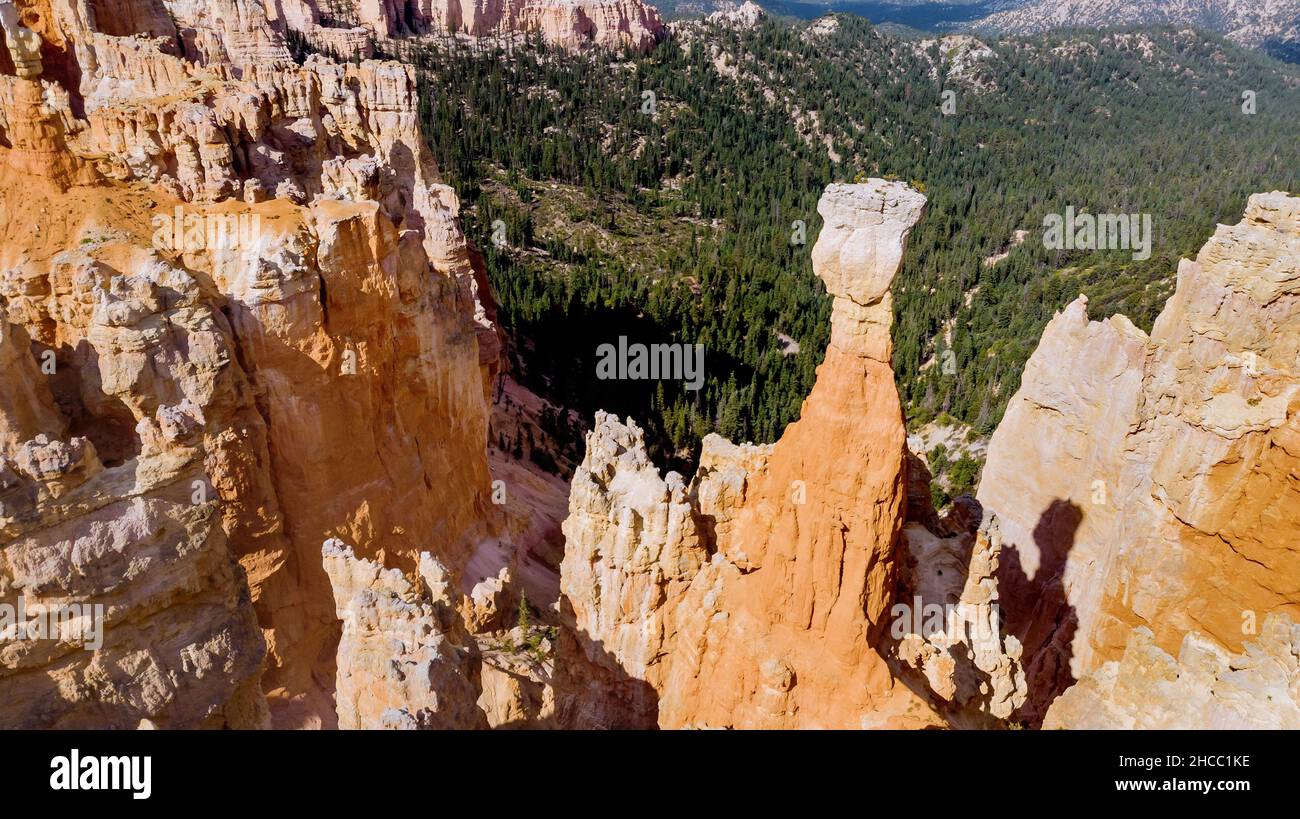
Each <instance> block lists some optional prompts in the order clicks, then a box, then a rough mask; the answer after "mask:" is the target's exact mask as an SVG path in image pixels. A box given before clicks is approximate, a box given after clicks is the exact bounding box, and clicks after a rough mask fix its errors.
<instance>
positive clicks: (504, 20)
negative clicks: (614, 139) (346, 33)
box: [291, 0, 664, 51]
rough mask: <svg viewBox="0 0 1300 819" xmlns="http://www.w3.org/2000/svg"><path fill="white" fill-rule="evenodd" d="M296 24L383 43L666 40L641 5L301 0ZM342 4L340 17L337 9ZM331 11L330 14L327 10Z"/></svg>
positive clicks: (624, 0) (565, 0)
mask: <svg viewBox="0 0 1300 819" xmlns="http://www.w3.org/2000/svg"><path fill="white" fill-rule="evenodd" d="M297 4H301V6H303V7H305V8H302V9H301V10H298V11H296V13H294V16H293V18H292V19H291V24H293V25H295V27H306V26H310V28H307V29H306V30H308V31H310V32H313V33H315V32H317V31H320V30H322V29H326V30H328V29H329V28H330V27H331V26H324V25H323V23H331V24H332V27H333V28H335V29H336V30H338V29H342V28H348V29H355V28H360V29H362V30H365V31H367V32H370V33H372V35H373V36H377V37H379V38H393V37H403V36H408V35H415V34H431V33H432V34H452V35H460V36H469V37H508V36H511V35H516V34H536V35H538V36H540V37H541V38H542V39H543V40H544V41H545V42H547V43H549V44H552V45H557V46H560V47H562V48H567V49H580V48H586V47H590V46H597V47H600V48H607V49H632V50H636V51H647V50H649V49H650V48H652V47H653V46H654V44H655V43H656V42H658V41H659V40H660V39H662V38H663V36H664V24H663V20H662V19H660V17H659V12H658V11H657V10H656V9H655V8H654V7H653V6H650V5H648V4H646V3H644V2H642V0H523V2H507V0H422V2H419V3H414V4H412V3H406V4H402V3H398V2H396V1H395V0H377V1H370V0H365V1H362V2H349V1H348V0H345V1H344V2H343V3H342V4H339V3H325V2H321V0H296V3H294V5H297ZM339 5H342V7H343V14H342V15H340V14H339V11H338V9H336V8H335V7H336V6H339ZM327 7H328V8H329V10H328V11H326V8H327Z"/></svg>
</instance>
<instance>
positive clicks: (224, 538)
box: [0, 0, 500, 727]
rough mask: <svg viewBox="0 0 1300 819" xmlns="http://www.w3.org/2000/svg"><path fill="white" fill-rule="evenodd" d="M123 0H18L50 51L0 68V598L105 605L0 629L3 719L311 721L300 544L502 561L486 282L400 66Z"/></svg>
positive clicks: (334, 633) (328, 616) (240, 9)
mask: <svg viewBox="0 0 1300 819" xmlns="http://www.w3.org/2000/svg"><path fill="white" fill-rule="evenodd" d="M118 5H121V6H122V8H120V9H118V8H116V7H115V6H114V5H113V4H103V3H95V4H87V3H84V2H74V3H71V4H55V5H53V6H49V5H45V4H42V3H40V2H39V0H38V2H34V3H32V4H23V5H22V6H21V11H22V21H23V22H24V23H29V24H30V25H31V26H35V27H36V28H33V29H29V28H24V30H26V31H29V33H30V32H31V31H35V30H36V29H39V30H40V32H41V34H40V36H41V37H42V38H43V39H44V41H45V44H46V47H44V48H42V50H41V52H40V53H41V55H42V56H43V57H44V73H43V74H41V75H40V76H36V77H33V76H2V77H0V129H3V134H4V147H0V196H2V197H3V199H4V201H6V202H17V201H21V202H23V203H24V206H23V207H22V208H17V207H12V208H5V209H4V211H3V214H2V215H0V218H2V219H3V220H4V229H5V231H6V234H5V235H6V236H9V237H21V240H15V241H10V242H8V243H6V245H5V247H4V249H3V251H0V308H2V310H3V321H0V338H2V339H3V344H2V345H0V350H2V351H3V352H2V353H0V355H3V356H4V358H5V360H6V362H7V363H8V364H10V365H12V366H7V367H6V369H5V372H4V374H3V375H0V378H3V379H4V380H5V381H6V383H5V389H4V390H3V392H4V397H3V398H0V433H2V434H3V440H0V460H2V463H0V495H3V497H2V498H0V503H3V511H2V512H0V532H2V533H3V550H2V551H0V555H2V558H0V599H2V600H3V601H5V602H13V601H15V600H16V599H19V598H21V599H22V600H23V601H25V603H27V604H29V605H31V606H39V605H46V604H51V603H52V602H54V601H66V600H72V601H76V602H78V603H85V604H92V603H102V604H103V605H104V609H103V611H104V635H103V636H104V640H103V644H102V646H100V647H98V648H95V649H93V650H92V649H88V648H86V647H85V646H83V645H73V644H71V643H70V642H69V641H63V642H61V643H57V644H56V645H54V646H53V647H51V644H50V643H49V642H48V641H46V642H40V643H39V644H37V645H34V646H32V645H26V644H23V645H21V646H20V647H19V648H13V647H12V646H8V645H6V646H5V653H4V654H3V662H0V689H2V690H3V693H4V695H5V696H4V697H3V698H0V699H3V700H4V702H5V705H4V706H3V707H0V723H3V724H17V725H25V726H41V725H68V726H74V725H75V726H83V725H84V726H89V725H115V726H117V725H121V726H126V725H130V726H134V725H135V724H136V723H138V722H139V721H140V720H141V719H148V720H150V721H151V722H153V723H154V724H157V725H159V726H161V727H170V726H198V725H233V726H248V725H256V724H262V723H263V722H264V720H265V716H266V713H267V704H266V699H265V698H264V696H263V694H262V689H265V691H266V693H267V694H268V695H269V697H270V704H271V708H270V711H271V714H272V716H273V718H274V720H275V722H276V724H278V725H285V726H296V725H308V726H310V725H332V724H334V723H335V720H336V710H335V703H334V701H333V698H332V693H333V689H334V685H335V672H336V668H335V666H336V657H335V652H336V650H337V647H338V643H339V640H340V638H341V636H342V634H343V628H344V625H343V621H342V620H341V618H340V616H339V614H338V612H339V611H340V610H342V611H344V612H352V611H354V607H352V603H351V601H352V597H354V596H355V594H353V595H351V596H349V589H348V588H343V589H337V590H336V589H334V588H333V587H332V584H331V578H330V576H329V574H328V572H327V571H326V567H325V562H324V561H323V559H322V554H321V543H322V541H324V540H326V539H327V538H330V537H340V538H343V539H345V540H346V541H347V542H348V543H349V544H351V546H352V548H353V549H354V550H355V553H356V554H357V555H358V556H359V559H361V560H369V561H372V562H374V563H375V564H376V565H378V566H387V567H395V568H397V569H400V570H404V571H407V572H413V571H414V570H415V569H416V566H417V563H418V560H419V555H421V554H423V553H429V554H431V555H433V556H434V557H436V558H437V559H438V560H439V561H441V562H442V563H443V565H445V566H446V569H447V572H448V577H449V579H448V583H449V584H451V585H452V586H453V587H455V588H457V589H459V588H460V586H461V585H463V586H464V587H465V588H466V589H469V588H473V587H474V585H475V584H477V583H478V582H479V581H481V580H482V579H483V578H484V577H487V576H495V575H496V573H497V568H496V567H493V566H490V565H484V564H485V563H490V561H485V560H484V559H482V558H481V557H480V555H481V554H482V553H484V552H485V550H487V551H488V552H489V553H495V552H493V551H492V550H494V549H496V543H497V540H498V538H497V537H496V536H495V530H496V527H497V524H496V523H495V518H494V515H493V513H492V510H493V506H492V505H491V503H490V500H489V495H490V492H491V484H490V476H489V472H488V465H487V454H486V441H487V417H488V395H489V390H488V382H489V380H490V378H491V376H492V375H493V374H494V373H495V371H496V368H497V359H496V356H497V354H498V353H499V349H500V347H499V340H498V339H497V337H496V336H497V331H496V328H495V327H494V326H493V323H492V319H491V310H490V309H488V308H487V307H486V306H485V301H486V300H487V296H488V294H487V293H486V291H485V281H484V280H483V278H482V271H481V270H478V271H476V270H475V262H474V258H473V254H472V253H471V250H470V248H469V246H468V244H467V242H466V241H465V238H464V236H463V234H462V233H461V231H460V227H459V220H458V203H457V201H456V197H455V195H454V194H453V193H452V191H451V190H450V188H448V187H446V186H445V185H443V184H441V182H440V180H439V177H438V172H437V168H436V167H435V166H434V163H433V161H432V159H431V156H430V154H429V151H428V149H427V147H426V146H425V143H424V140H423V138H422V136H421V134H420V132H419V127H418V121H417V102H416V94H415V82H414V77H413V74H412V71H411V70H410V69H409V68H407V67H404V66H400V65H397V64H393V63H384V62H377V61H365V62H362V63H360V64H348V65H345V64H340V63H335V62H333V61H331V60H327V59H324V58H321V57H312V58H310V59H309V60H308V61H307V62H306V64H305V65H303V66H298V65H295V64H294V63H293V61H292V60H290V59H288V50H287V48H286V47H285V43H284V41H283V39H282V36H281V35H280V34H279V33H278V32H277V30H276V27H275V26H274V25H272V24H271V22H270V20H269V18H268V17H267V15H266V12H265V7H264V6H263V5H262V4H261V3H260V2H257V0H231V2H222V3H218V4H216V5H215V6H214V5H212V4H206V3H202V4H188V5H187V4H183V3H180V4H176V3H172V4H168V6H166V7H164V6H163V4H162V3H160V2H141V3H130V4H118ZM173 21H174V22H173ZM22 36H24V37H25V36H27V35H22ZM20 62H21V61H20ZM29 63H30V61H29ZM29 63H24V65H29ZM29 67H30V65H29ZM26 70H27V69H25V71H26ZM28 73H30V72H28ZM90 183H95V184H93V185H92V184H90ZM478 571H482V574H481V575H478V576H475V575H474V572H478ZM358 593H359V592H358ZM456 594H459V591H457V592H456ZM340 596H341V597H340ZM336 598H338V599H342V602H341V603H339V602H338V599H336ZM383 601H388V598H386V597H381V603H382V604H383V605H385V606H386V605H388V602H383ZM389 602H391V601H389ZM390 608H391V606H390ZM398 631H400V628H399V629H398ZM381 633H382V632H381ZM403 633H404V632H403ZM372 637H374V634H370V633H367V632H365V631H364V629H362V630H354V631H353V632H351V633H350V642H349V643H348V644H347V649H348V652H347V654H346V656H345V659H347V660H348V663H349V667H351V666H355V664H356V663H355V661H354V658H355V657H356V656H358V655H359V654H361V655H364V654H365V652H366V651H367V650H369V649H367V648H366V646H373V645H374V643H373V642H368V641H369V640H370V638H372ZM435 648H436V647H431V646H428V645H424V644H417V643H414V642H413V643H411V652H413V656H415V657H416V658H417V659H416V660H414V662H421V661H423V660H422V659H420V658H421V657H423V656H424V655H425V654H428V655H429V656H430V657H432V656H433V654H430V653H429V652H434V649H435ZM439 650H440V649H439ZM434 653H436V652H434ZM344 670H346V668H345V669H344ZM345 682H346V684H347V685H348V686H351V688H349V689H348V690H349V691H352V692H354V693H355V692H356V691H357V688H358V684H357V680H356V678H355V677H353V676H349V677H346V679H345ZM376 685H380V683H379V682H376ZM477 693H478V692H477V691H474V692H473V694H474V696H471V697H470V698H469V702H470V704H471V705H473V701H474V698H475V697H476V696H477ZM349 697H350V701H352V702H353V703H354V706H353V711H352V712H350V713H352V714H355V713H361V712H362V711H364V710H365V708H364V707H363V706H362V705H358V704H355V703H358V702H361V700H363V699H364V698H363V697H361V695H360V694H358V695H357V696H356V697H352V696H351V695H349ZM398 706H399V707H400V703H398ZM426 711H429V708H426V707H425V706H424V705H421V704H419V703H414V704H413V705H412V707H411V708H409V709H408V713H409V714H410V715H411V717H412V718H413V719H415V720H416V722H417V723H419V722H420V721H421V720H422V719H424V717H422V716H420V715H421V714H423V713H425V712H426ZM349 719H352V717H351V716H350V717H349ZM358 719H359V718H358ZM431 719H432V718H431ZM434 721H435V722H436V719H435V720H434Z"/></svg>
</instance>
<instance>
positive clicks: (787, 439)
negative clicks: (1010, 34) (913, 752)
mask: <svg viewBox="0 0 1300 819" xmlns="http://www.w3.org/2000/svg"><path fill="white" fill-rule="evenodd" d="M924 204H925V199H924V197H923V196H921V195H920V194H918V193H916V192H915V191H913V190H911V189H909V188H907V187H906V186H903V185H899V184H893V183H887V182H884V181H880V180H876V181H873V182H871V183H868V184H866V185H833V186H831V187H830V188H828V189H827V192H826V194H825V195H824V196H823V197H822V200H821V203H820V204H819V206H818V209H819V211H820V212H821V214H822V216H823V217H824V218H825V220H826V227H825V228H824V229H823V231H822V234H821V236H820V237H819V238H818V241H817V245H816V247H815V248H814V250H813V262H814V269H815V270H816V272H817V274H818V275H819V276H820V277H821V278H822V279H823V281H825V282H826V284H827V289H828V291H830V293H831V295H832V296H833V297H834V299H835V306H834V315H833V317H832V337H831V344H830V347H829V348H828V349H827V353H826V359H825V361H824V362H823V363H822V365H821V367H820V368H819V370H818V375H817V383H816V386H815V387H814V388H813V392H812V394H811V395H810V396H809V397H808V399H807V400H806V401H805V403H804V406H803V412H802V414H801V417H800V420H799V421H798V422H796V423H794V424H792V425H790V427H789V428H788V429H787V430H786V432H785V434H784V435H783V436H782V438H781V440H780V441H779V442H777V443H776V444H775V445H773V446H772V447H752V446H744V447H736V446H733V445H731V444H728V443H727V442H725V441H723V440H722V439H720V438H718V437H717V436H710V437H709V438H708V439H706V441H705V445H704V452H703V454H702V456H701V467H700V471H699V473H698V474H697V475H696V476H695V479H694V481H693V482H692V484H691V486H690V487H689V488H688V487H686V486H685V484H684V483H683V481H682V479H681V478H680V476H678V475H677V474H676V473H669V474H668V475H667V476H666V477H665V478H660V477H659V474H658V472H657V470H655V468H654V467H653V465H652V464H650V463H649V461H648V459H647V458H646V457H645V452H644V447H643V444H642V442H641V440H640V431H639V430H638V429H636V427H635V426H634V425H627V426H624V425H623V424H620V423H619V422H618V421H617V420H616V419H613V418H611V417H609V416H599V417H598V419H597V426H596V429H595V430H594V431H593V433H592V434H591V436H590V437H589V438H588V453H587V459H586V460H585V461H584V463H583V466H582V468H580V469H579V471H578V474H577V475H576V476H575V478H574V484H573V490H572V494H571V497H570V517H569V519H568V520H567V521H566V522H565V526H564V530H565V534H566V536H567V538H568V543H567V547H566V548H567V551H566V554H565V559H564V563H563V567H562V573H563V574H562V585H561V589H562V592H563V594H564V603H565V605H567V606H568V607H570V609H571V613H572V617H573V628H574V630H575V634H576V635H577V638H576V649H578V650H580V651H581V656H580V658H575V659H574V660H573V662H574V663H575V664H577V663H580V662H586V663H589V664H591V665H592V666H595V667H596V669H598V678H599V679H600V685H601V686H603V687H606V688H609V689H610V690H612V691H614V692H615V695H614V696H613V697H611V698H608V700H607V701H605V702H601V701H600V700H599V698H598V697H594V696H593V694H595V693H596V692H594V691H593V690H592V686H588V687H586V688H585V689H582V690H581V691H580V692H573V691H566V690H564V687H563V686H561V690H560V691H559V692H558V693H557V698H558V700H559V707H560V713H561V715H562V716H563V717H566V718H568V719H570V720H571V721H573V722H574V723H575V724H637V723H638V722H641V723H645V722H651V723H657V724H659V725H661V726H664V727H685V726H696V727H724V726H734V727H752V728H761V727H770V728H776V727H869V726H877V725H891V726H906V725H924V724H931V723H933V722H936V721H937V717H936V716H935V715H934V713H933V712H932V711H931V710H930V708H929V707H928V706H927V705H926V704H925V703H924V702H923V701H922V700H921V699H919V698H918V697H916V696H915V695H913V694H912V693H911V691H910V690H908V689H907V688H906V687H905V686H903V685H902V684H901V683H900V682H899V681H898V680H896V679H895V678H894V676H893V674H892V673H891V672H890V670H889V667H888V665H887V663H886V662H885V660H884V658H883V657H882V656H881V654H880V652H879V651H878V649H877V646H878V645H879V644H880V642H881V638H882V636H883V634H884V632H885V631H886V628H887V623H886V618H887V614H888V608H889V605H890V603H891V602H892V600H893V595H894V586H895V583H896V580H897V570H898V562H897V550H898V548H899V544H900V533H901V531H902V526H903V520H904V510H905V506H906V492H905V480H904V474H905V473H904V467H903V457H904V451H905V448H904V443H905V441H904V439H905V435H904V428H903V421H902V414H901V411H900V407H899V403H898V395H897V392H896V390H895V388H894V382H893V374H892V371H891V369H890V365H889V358H890V341H889V321H890V308H889V292H888V289H889V284H890V282H891V281H892V280H893V277H894V274H895V273H896V272H897V270H898V267H899V265H900V263H901V260H902V254H903V247H904V241H905V239H906V236H907V234H908V232H909V231H910V229H911V227H912V226H913V225H914V224H915V223H916V221H917V220H918V219H919V218H920V216H921V212H922V210H923V208H924ZM561 662H563V655H561Z"/></svg>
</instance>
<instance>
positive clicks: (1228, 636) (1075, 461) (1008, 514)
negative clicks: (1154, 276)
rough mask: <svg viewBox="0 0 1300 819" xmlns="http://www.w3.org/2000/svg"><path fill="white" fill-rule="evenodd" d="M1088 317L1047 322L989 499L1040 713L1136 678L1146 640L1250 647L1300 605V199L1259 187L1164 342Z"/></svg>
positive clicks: (1219, 242)
mask: <svg viewBox="0 0 1300 819" xmlns="http://www.w3.org/2000/svg"><path fill="white" fill-rule="evenodd" d="M1086 308H1087V300H1086V299H1085V298H1083V297H1080V298H1079V299H1078V300H1077V301H1075V302H1074V303H1073V304H1071V305H1070V306H1069V307H1068V308H1066V309H1065V310H1064V311H1063V312H1061V313H1060V314H1058V315H1057V316H1056V318H1054V319H1053V320H1052V322H1051V323H1050V324H1049V325H1048V327H1047V329H1046V330H1045V331H1044V333H1043V340H1042V343H1041V344H1040V345H1039V348H1038V350H1037V351H1036V352H1035V353H1034V355H1033V357H1032V358H1031V359H1030V361H1029V363H1028V365H1027V366H1026V368H1025V374H1024V378H1023V380H1022V382H1021V387H1020V390H1019V392H1018V393H1017V394H1016V396H1015V397H1014V398H1013V399H1012V401H1011V404H1010V405H1009V407H1008V409H1007V413H1006V416H1005V418H1004V420H1003V422H1002V424H1001V425H1000V426H999V427H998V430H997V432H996V433H995V434H994V436H993V440H992V442H991V444H990V447H989V454H988V463H987V465H986V466H985V469H984V474H983V478H982V480H981V483H980V489H979V499H980V501H981V502H982V503H983V504H984V506H985V507H986V508H987V509H989V510H991V511H992V512H993V513H994V514H995V515H996V516H997V518H998V519H999V521H1000V525H1001V529H1002V533H1003V537H1004V542H1005V544H1006V545H1005V546H1004V548H1003V551H1002V555H1001V557H1000V566H1001V568H1000V572H999V582H1000V588H1001V592H1002V599H1003V608H1004V610H1005V611H1006V612H1007V615H1008V625H1009V628H1010V630H1011V632H1012V633H1013V634H1014V635H1016V636H1017V638H1018V639H1019V640H1020V642H1021V643H1022V644H1023V646H1024V657H1025V662H1026V666H1027V672H1028V674H1029V679H1030V688H1031V692H1033V696H1032V698H1031V701H1030V702H1029V703H1027V705H1026V708H1025V716H1026V718H1027V719H1030V720H1033V719H1039V718H1041V717H1042V715H1043V713H1044V712H1045V711H1046V708H1047V706H1048V705H1049V704H1050V702H1051V701H1052V699H1053V698H1054V697H1055V696H1056V695H1057V694H1059V693H1060V692H1061V691H1062V690H1064V689H1065V688H1066V687H1068V686H1069V685H1070V684H1071V683H1072V682H1073V681H1074V680H1075V679H1078V678H1080V677H1082V676H1084V675H1086V674H1089V673H1092V672H1096V671H1098V669H1101V668H1102V667H1103V666H1106V664H1108V663H1111V662H1115V661H1119V662H1120V664H1121V665H1120V667H1121V669H1122V670H1121V672H1120V674H1121V677H1120V679H1121V681H1123V679H1124V678H1125V676H1126V675H1128V674H1129V673H1130V672H1129V671H1128V670H1126V669H1128V666H1126V665H1125V664H1124V661H1122V660H1121V658H1122V657H1127V656H1128V654H1126V646H1128V649H1127V651H1128V652H1131V653H1135V657H1137V656H1138V655H1140V656H1143V657H1148V656H1149V655H1150V654H1151V651H1155V650H1157V649H1158V650H1160V651H1163V652H1165V653H1167V654H1169V655H1173V654H1177V653H1178V652H1179V650H1180V648H1179V647H1180V646H1183V645H1185V643H1184V641H1185V640H1187V639H1190V638H1189V637H1188V635H1189V634H1193V633H1200V634H1202V635H1203V637H1202V638H1198V639H1201V640H1209V641H1212V642H1213V643H1215V644H1217V645H1218V646H1219V647H1220V648H1221V649H1226V650H1228V651H1232V652H1238V651H1242V650H1243V647H1244V646H1245V644H1246V642H1247V641H1249V640H1251V639H1253V637H1254V635H1255V634H1256V629H1257V626H1256V624H1257V623H1258V622H1261V621H1263V620H1264V618H1265V617H1266V616H1268V615H1270V614H1286V615H1289V616H1290V617H1292V618H1296V617H1297V615H1298V614H1300V593H1298V592H1297V587H1296V584H1295V578H1297V577H1300V548H1297V545H1296V544H1297V543H1300V368H1298V365H1297V362H1298V361H1300V199H1298V198H1296V197H1293V196H1288V195H1286V194H1283V193H1279V192H1274V193H1269V194H1256V195H1254V196H1252V197H1251V198H1250V201H1249V203H1248V204H1247V206H1246V211H1245V218H1244V219H1243V220H1242V221H1241V222H1240V223H1238V224H1236V225H1232V226H1220V227H1219V229H1218V230H1217V231H1216V232H1215V234H1214V236H1213V237H1212V238H1211V239H1210V240H1209V242H1207V243H1206V245H1205V247H1204V248H1203V249H1202V250H1201V252H1200V254H1199V255H1198V256H1197V258H1196V259H1195V260H1194V261H1192V260H1184V261H1182V262H1181V264H1180V265H1179V269H1178V284H1177V289H1176V291H1175V293H1174V295H1173V296H1172V297H1171V298H1170V300H1169V302H1168V304H1167V305H1166V306H1165V309H1164V311H1163V312H1162V313H1161V314H1160V317H1159V318H1158V319H1157V320H1156V323H1155V326H1154V328H1153V330H1152V333H1151V335H1150V337H1147V336H1146V334H1144V333H1142V332H1141V331H1140V330H1138V329H1137V328H1136V327H1134V326H1133V325H1132V324H1131V323H1130V322H1129V321H1127V320H1126V319H1124V318H1123V317H1122V316H1116V317H1114V318H1111V319H1108V320H1106V321H1104V322H1090V321H1088V317H1087V312H1086ZM1139 628H1144V629H1147V630H1148V632H1147V634H1148V636H1147V637H1146V638H1144V639H1145V642H1143V641H1142V640H1139V642H1138V644H1137V647H1136V648H1135V647H1134V643H1133V642H1132V640H1133V639H1136V638H1132V637H1131V635H1132V634H1134V633H1135V632H1134V630H1135V629H1139ZM1274 642H1276V641H1274ZM1148 643H1149V644H1151V649H1150V651H1148V649H1147V648H1145V647H1144V646H1146V645H1147V644H1148ZM1197 645H1199V643H1197ZM1134 662H1138V659H1134ZM1141 662H1148V660H1141ZM1171 662H1172V660H1171ZM1096 690H1107V689H1106V687H1105V684H1103V685H1102V687H1101V688H1100V689H1096ZM1060 719H1061V720H1062V721H1064V720H1067V718H1066V717H1061V718H1060Z"/></svg>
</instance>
